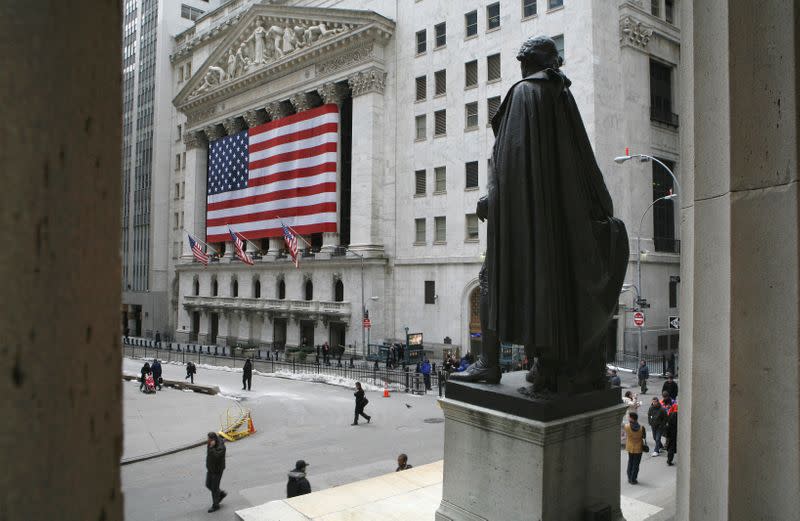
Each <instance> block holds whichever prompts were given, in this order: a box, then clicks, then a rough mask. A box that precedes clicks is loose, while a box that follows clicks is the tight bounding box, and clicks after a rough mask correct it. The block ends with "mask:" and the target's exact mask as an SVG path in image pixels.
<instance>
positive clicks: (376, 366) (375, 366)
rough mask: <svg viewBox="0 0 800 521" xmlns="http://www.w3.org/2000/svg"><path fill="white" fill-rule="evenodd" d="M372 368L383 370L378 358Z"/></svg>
mask: <svg viewBox="0 0 800 521" xmlns="http://www.w3.org/2000/svg"><path fill="white" fill-rule="evenodd" d="M372 370H373V371H380V370H381V368H380V366H379V365H378V359H377V358H376V359H375V364H374V365H373V366H372Z"/></svg>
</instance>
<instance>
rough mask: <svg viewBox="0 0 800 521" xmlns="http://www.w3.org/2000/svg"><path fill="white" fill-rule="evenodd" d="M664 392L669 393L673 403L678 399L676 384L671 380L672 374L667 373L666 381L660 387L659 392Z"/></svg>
mask: <svg viewBox="0 0 800 521" xmlns="http://www.w3.org/2000/svg"><path fill="white" fill-rule="evenodd" d="M664 391H666V392H668V393H669V397H670V398H672V401H673V402H674V401H675V400H677V399H678V383H677V382H676V381H675V380H673V379H672V373H667V381H666V382H664V385H663V386H662V387H661V392H662V393H663V392H664Z"/></svg>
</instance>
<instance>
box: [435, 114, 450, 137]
mask: <svg viewBox="0 0 800 521" xmlns="http://www.w3.org/2000/svg"><path fill="white" fill-rule="evenodd" d="M433 119H434V129H433V135H434V136H444V135H445V134H447V111H446V110H444V109H442V110H437V111H436V112H434V113H433Z"/></svg>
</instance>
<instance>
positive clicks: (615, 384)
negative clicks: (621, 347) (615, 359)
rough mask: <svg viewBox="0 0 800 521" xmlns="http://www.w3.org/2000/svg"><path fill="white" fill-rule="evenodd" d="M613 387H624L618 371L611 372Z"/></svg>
mask: <svg viewBox="0 0 800 521" xmlns="http://www.w3.org/2000/svg"><path fill="white" fill-rule="evenodd" d="M611 387H622V380H620V378H619V375H617V370H616V369H612V370H611Z"/></svg>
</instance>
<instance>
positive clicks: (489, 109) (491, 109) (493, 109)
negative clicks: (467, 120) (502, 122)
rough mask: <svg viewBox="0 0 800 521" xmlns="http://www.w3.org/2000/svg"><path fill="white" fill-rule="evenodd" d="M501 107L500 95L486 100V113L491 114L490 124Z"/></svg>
mask: <svg viewBox="0 0 800 521" xmlns="http://www.w3.org/2000/svg"><path fill="white" fill-rule="evenodd" d="M499 108H500V96H495V97H493V98H489V99H488V100H486V113H487V114H488V115H489V124H491V122H492V118H494V115H495V114H497V110H498V109H499Z"/></svg>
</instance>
